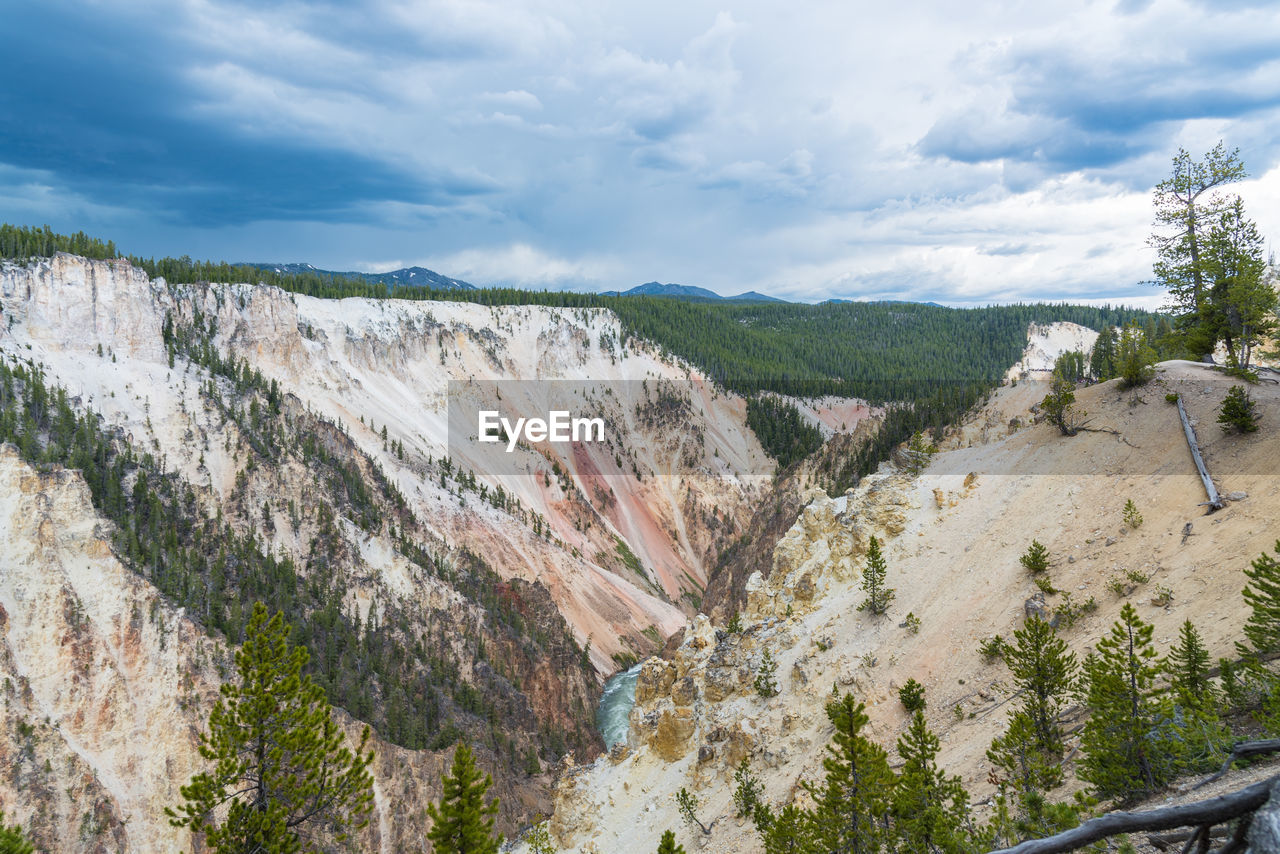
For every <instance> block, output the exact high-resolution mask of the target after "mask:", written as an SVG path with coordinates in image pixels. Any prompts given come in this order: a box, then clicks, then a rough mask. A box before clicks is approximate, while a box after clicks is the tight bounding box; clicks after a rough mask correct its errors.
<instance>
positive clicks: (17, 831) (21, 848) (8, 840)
mask: <svg viewBox="0 0 1280 854" xmlns="http://www.w3.org/2000/svg"><path fill="white" fill-rule="evenodd" d="M33 851H35V846H34V845H32V844H31V843H30V842H29V841H28V840H27V837H25V836H24V835H23V834H22V828H21V827H19V826H17V825H16V824H15V825H13V826H12V827H9V826H7V825H6V824H5V823H4V813H0V854H32V852H33Z"/></svg>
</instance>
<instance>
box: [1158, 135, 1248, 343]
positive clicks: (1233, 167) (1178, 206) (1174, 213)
mask: <svg viewBox="0 0 1280 854" xmlns="http://www.w3.org/2000/svg"><path fill="white" fill-rule="evenodd" d="M1244 177H1245V170H1244V164H1243V163H1242V162H1241V161H1240V152H1239V149H1234V150H1232V151H1227V149H1226V147H1225V146H1224V145H1223V144H1222V143H1221V142H1219V143H1218V144H1217V145H1216V146H1214V148H1213V149H1212V150H1211V151H1209V152H1208V153H1207V154H1206V155H1205V156H1204V159H1203V160H1200V161H1195V160H1192V159H1191V155H1190V154H1188V153H1187V151H1186V150H1185V149H1182V148H1180V149H1178V153H1177V155H1175V156H1174V158H1173V172H1172V174H1171V175H1170V176H1169V177H1168V178H1166V179H1165V180H1163V181H1161V182H1160V183H1159V184H1157V185H1156V188H1155V196H1154V202H1155V207H1156V221H1155V224H1156V226H1157V227H1159V228H1163V229H1166V233H1164V234H1160V233H1156V234H1153V235H1152V236H1151V238H1150V240H1149V241H1148V242H1149V243H1150V245H1151V246H1153V247H1155V249H1156V252H1157V259H1156V263H1155V268H1154V269H1155V274H1156V284H1158V285H1160V286H1162V287H1164V288H1167V289H1168V291H1169V298H1170V300H1171V302H1172V303H1173V308H1174V311H1175V313H1176V314H1177V315H1178V321H1179V325H1180V326H1182V327H1183V328H1184V329H1187V328H1188V327H1190V326H1193V325H1194V323H1195V321H1196V320H1197V319H1198V318H1199V316H1200V312H1201V309H1202V308H1203V306H1204V304H1205V303H1206V301H1207V300H1208V298H1209V293H1208V292H1209V287H1210V280H1211V277H1210V275H1209V273H1208V271H1207V270H1206V267H1207V263H1206V262H1207V256H1208V247H1207V246H1206V243H1207V241H1208V232H1209V230H1210V229H1211V227H1212V225H1213V223H1214V222H1216V221H1217V220H1218V219H1219V218H1220V217H1221V215H1222V213H1223V211H1224V210H1225V209H1226V206H1227V202H1226V200H1225V199H1224V198H1223V197H1222V196H1220V195H1219V194H1218V193H1217V192H1216V190H1217V188H1219V187H1222V186H1224V185H1226V184H1230V183H1233V182H1235V181H1239V180H1241V179H1242V178H1244ZM1209 349H1212V347H1210V348H1209ZM1200 352H1208V350H1201V351H1200ZM1199 354H1200V353H1199V352H1197V353H1194V354H1193V355H1199Z"/></svg>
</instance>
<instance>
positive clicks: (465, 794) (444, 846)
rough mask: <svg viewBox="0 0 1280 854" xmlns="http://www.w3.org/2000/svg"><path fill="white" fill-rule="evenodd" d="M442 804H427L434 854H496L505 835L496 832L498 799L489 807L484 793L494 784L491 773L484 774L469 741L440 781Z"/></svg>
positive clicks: (454, 758) (456, 753)
mask: <svg viewBox="0 0 1280 854" xmlns="http://www.w3.org/2000/svg"><path fill="white" fill-rule="evenodd" d="M441 782H442V784H443V788H444V791H443V792H441V794H440V804H439V806H437V805H436V804H427V814H428V815H430V816H431V821H432V824H431V830H429V831H428V832H427V839H429V840H430V841H431V844H432V846H433V850H434V851H435V854H497V852H498V848H499V847H500V846H501V845H502V834H500V833H499V834H497V835H496V836H495V835H494V833H493V823H494V818H493V817H494V816H495V815H496V814H497V812H498V799H497V798H494V799H493V801H491V802H490V803H489V804H488V805H487V806H486V805H485V803H484V795H485V792H487V791H488V790H489V787H490V786H492V785H493V778H492V777H490V776H489V775H488V774H485V775H484V776H483V777H481V772H480V769H479V768H477V767H476V762H475V757H474V756H472V754H471V748H470V747H469V746H468V745H467V743H466V742H460V743H459V744H458V749H457V750H455V751H454V752H453V768H452V769H451V771H450V772H449V773H448V774H446V775H445V777H444V779H443V780H442V781H441Z"/></svg>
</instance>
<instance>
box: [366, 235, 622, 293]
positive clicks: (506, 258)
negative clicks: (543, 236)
mask: <svg viewBox="0 0 1280 854" xmlns="http://www.w3.org/2000/svg"><path fill="white" fill-rule="evenodd" d="M417 263H418V266H423V267H429V268H430V269H433V270H449V271H451V272H450V273H449V275H450V276H453V277H454V278H457V279H462V280H464V281H468V282H475V283H483V284H503V285H512V286H516V287H524V288H532V289H535V290H538V289H542V288H579V287H584V286H597V287H599V286H603V285H605V284H606V283H608V282H610V281H611V280H613V279H614V278H615V277H616V276H618V274H619V272H620V271H619V265H618V263H617V262H616V261H615V260H613V259H610V258H603V257H590V256H588V257H582V258H564V257H558V256H555V255H551V254H549V253H547V252H544V251H542V250H540V249H537V248H535V247H533V246H530V245H529V244H527V243H513V244H510V245H507V246H497V247H492V248H483V249H482V248H475V249H464V250H462V251H460V252H454V253H450V254H448V255H441V256H432V257H429V258H425V259H423V260H422V261H420V262H417ZM397 266H402V265H397ZM389 268H390V267H389V266H384V267H381V269H389ZM371 269H379V268H378V267H374V268H371Z"/></svg>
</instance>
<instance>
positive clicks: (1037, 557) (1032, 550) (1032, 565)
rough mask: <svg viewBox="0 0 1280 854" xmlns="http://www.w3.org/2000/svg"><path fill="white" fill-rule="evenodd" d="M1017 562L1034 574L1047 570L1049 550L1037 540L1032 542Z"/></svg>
mask: <svg viewBox="0 0 1280 854" xmlns="http://www.w3.org/2000/svg"><path fill="white" fill-rule="evenodd" d="M1018 562H1019V563H1021V564H1022V565H1023V566H1025V567H1026V568H1027V571H1028V572H1030V573H1032V574H1034V573H1037V572H1043V571H1044V570H1046V569H1048V568H1049V550H1048V549H1047V548H1045V547H1044V545H1043V544H1042V543H1041V542H1040V541H1039V540H1032V541H1031V545H1029V546H1027V550H1026V552H1025V553H1024V554H1023V555H1022V557H1020V558H1018Z"/></svg>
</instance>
